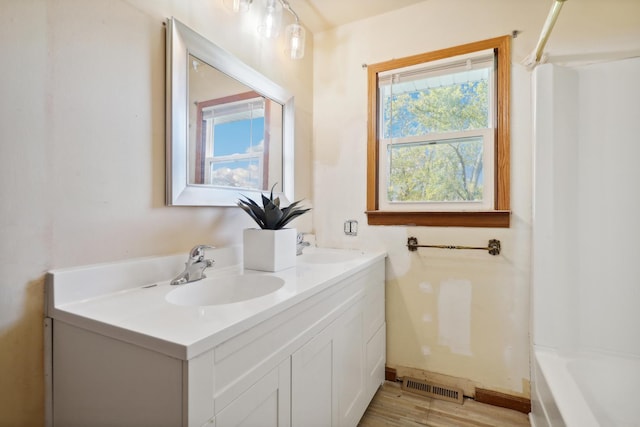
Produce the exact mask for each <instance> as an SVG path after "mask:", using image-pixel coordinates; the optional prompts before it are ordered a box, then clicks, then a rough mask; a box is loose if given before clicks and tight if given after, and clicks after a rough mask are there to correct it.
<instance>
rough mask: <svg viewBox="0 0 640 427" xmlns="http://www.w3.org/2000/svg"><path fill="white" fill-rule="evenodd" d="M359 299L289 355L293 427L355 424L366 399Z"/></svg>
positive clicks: (360, 304)
mask: <svg viewBox="0 0 640 427" xmlns="http://www.w3.org/2000/svg"><path fill="white" fill-rule="evenodd" d="M363 325H364V324H363V310H362V303H361V300H360V301H358V302H356V303H355V304H353V305H352V306H351V307H350V308H349V309H348V310H347V311H346V312H344V313H343V314H342V315H341V316H340V317H339V318H338V319H336V320H335V321H334V322H333V323H331V325H329V326H328V327H327V328H325V329H324V330H322V332H320V333H319V334H318V335H316V336H315V337H314V338H313V339H312V340H311V341H309V342H308V343H306V344H305V345H304V346H303V347H302V348H300V349H299V350H298V351H296V352H295V353H294V354H293V355H292V357H291V408H292V414H291V422H292V426H293V427H331V426H334V427H338V426H340V427H342V426H356V425H357V424H358V421H359V420H360V417H361V416H362V412H363V411H364V409H365V408H366V405H367V404H368V400H367V401H365V393H364V390H365V384H366V374H365V363H364V360H365V356H364V341H363V333H364V329H363Z"/></svg>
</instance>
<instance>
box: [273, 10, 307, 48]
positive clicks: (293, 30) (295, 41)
mask: <svg viewBox="0 0 640 427" xmlns="http://www.w3.org/2000/svg"><path fill="white" fill-rule="evenodd" d="M279 1H280V2H281V3H282V7H284V8H285V9H286V10H287V11H288V12H289V13H291V14H292V15H293V17H294V18H295V20H296V21H295V22H294V23H293V24H289V25H288V26H287V29H286V31H285V36H286V40H287V54H288V55H289V57H290V58H291V59H302V58H303V57H304V43H305V30H304V27H303V26H302V25H300V19H299V18H298V14H297V13H296V12H294V10H293V9H292V8H291V6H290V5H289V2H287V1H286V0H279Z"/></svg>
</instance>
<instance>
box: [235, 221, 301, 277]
mask: <svg viewBox="0 0 640 427" xmlns="http://www.w3.org/2000/svg"><path fill="white" fill-rule="evenodd" d="M242 240H243V254H244V268H248V269H250V270H261V271H280V270H284V269H286V268H291V267H294V266H295V265H296V229H295V228H283V229H281V230H262V229H257V228H247V229H245V230H244V233H243V236H242Z"/></svg>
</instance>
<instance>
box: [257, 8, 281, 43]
mask: <svg viewBox="0 0 640 427" xmlns="http://www.w3.org/2000/svg"><path fill="white" fill-rule="evenodd" d="M263 2H264V8H263V9H262V17H261V18H260V24H259V25H258V33H259V34H260V35H261V36H263V37H266V38H268V39H273V38H276V37H278V35H279V34H280V24H281V22H282V4H281V3H280V1H279V0H263Z"/></svg>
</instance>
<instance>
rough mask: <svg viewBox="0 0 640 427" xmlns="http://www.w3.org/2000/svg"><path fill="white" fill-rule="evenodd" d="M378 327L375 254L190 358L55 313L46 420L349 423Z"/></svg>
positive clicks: (375, 357)
mask: <svg viewBox="0 0 640 427" xmlns="http://www.w3.org/2000/svg"><path fill="white" fill-rule="evenodd" d="M384 331H385V323H384V260H380V261H378V262H376V263H375V264H373V265H371V266H370V267H368V268H366V269H365V270H362V271H359V272H357V273H355V274H353V275H351V276H349V277H347V278H345V279H343V280H341V281H339V282H336V283H334V284H333V285H331V286H329V287H327V288H325V289H324V290H322V291H320V292H318V293H317V294H315V295H313V296H311V297H309V298H307V299H304V300H302V301H299V302H297V303H296V304H292V305H291V306H290V307H288V308H286V309H285V310H283V311H281V312H279V313H277V314H275V315H273V316H271V317H269V318H266V319H265V320H263V321H261V322H259V323H257V324H255V325H254V326H252V327H250V328H247V329H245V330H244V331H242V332H241V333H239V334H237V335H235V336H233V337H231V338H229V339H226V340H224V341H222V342H220V343H219V344H217V345H215V346H214V347H213V348H211V349H209V350H207V351H205V352H203V353H201V354H199V355H197V356H195V357H193V358H190V359H189V360H180V359H178V358H175V357H171V356H168V355H166V354H163V353H161V352H156V351H153V350H150V349H147V348H143V347H140V346H138V345H135V344H132V343H127V342H124V341H120V340H118V339H115V338H112V337H108V336H105V335H102V334H100V333H97V332H92V331H89V330H86V329H83V328H81V327H78V326H74V325H71V324H68V323H66V322H63V321H58V320H56V319H54V320H53V340H52V341H53V345H52V346H53V351H52V355H53V357H52V359H53V365H52V373H53V375H52V376H53V387H52V389H53V393H52V395H53V397H52V401H53V410H52V413H53V415H52V425H53V426H54V427H74V426H92V427H93V426H96V427H100V426H119V427H127V426H135V427H144V426H153V427H158V426H160V427H162V426H170V427H176V426H182V427H204V426H209V427H211V426H215V427H231V426H243V427H271V426H273V427H276V426H277V427H314V426H318V427H331V426H333V427H355V426H356V425H357V423H358V421H359V419H360V417H361V416H362V414H363V413H364V411H365V409H366V407H367V405H368V404H369V402H370V401H371V399H372V397H373V394H374V393H375V391H376V390H377V389H378V387H379V386H380V385H381V384H382V383H383V382H384V363H385V335H384Z"/></svg>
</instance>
